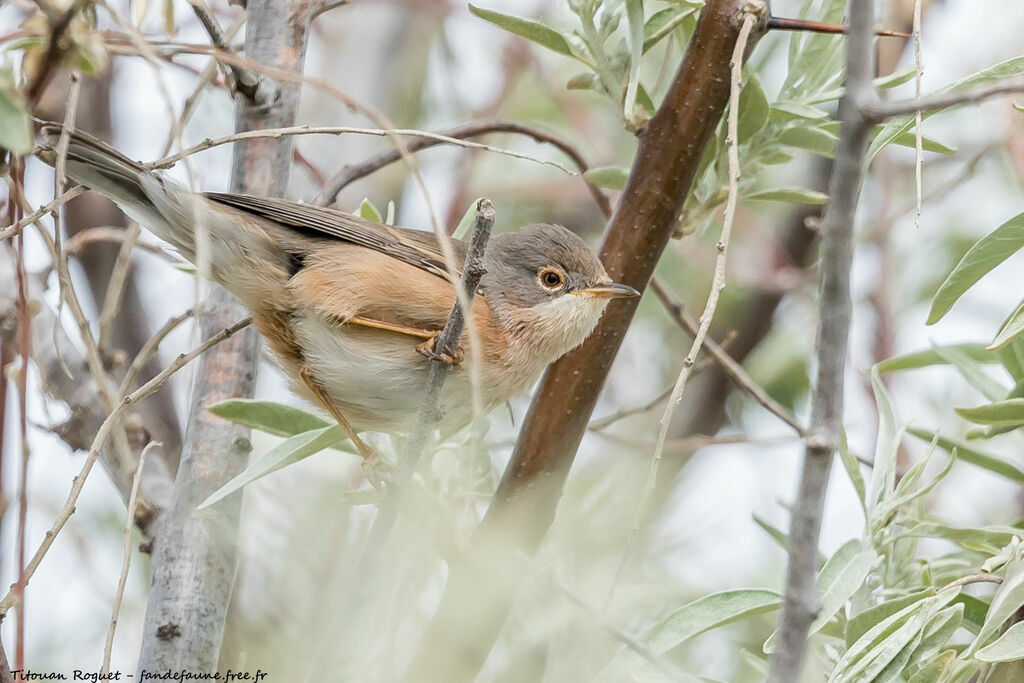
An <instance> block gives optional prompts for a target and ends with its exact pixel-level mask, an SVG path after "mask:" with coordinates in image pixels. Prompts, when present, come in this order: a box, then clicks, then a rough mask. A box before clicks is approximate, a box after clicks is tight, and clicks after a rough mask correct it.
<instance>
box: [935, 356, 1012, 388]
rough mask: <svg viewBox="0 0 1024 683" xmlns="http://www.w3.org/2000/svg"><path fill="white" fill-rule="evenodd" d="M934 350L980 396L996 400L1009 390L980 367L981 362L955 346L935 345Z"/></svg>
mask: <svg viewBox="0 0 1024 683" xmlns="http://www.w3.org/2000/svg"><path fill="white" fill-rule="evenodd" d="M935 352H936V353H937V354H939V356H941V357H942V359H943V360H945V361H947V362H949V363H950V364H951V365H954V366H956V369H957V370H959V371H960V374H961V375H963V378H964V379H965V380H967V383H968V384H970V385H971V386H972V387H974V388H975V389H977V390H978V391H980V392H981V394H982V396H984V397H985V398H987V399H988V400H990V401H998V400H999V399H1001V398H1005V397H1006V393H1007V392H1008V391H1009V389H1007V388H1006V387H1005V386H1004V385H1002V384H1000V383H999V382H998V381H996V380H995V379H993V378H992V377H989V376H988V375H987V374H986V373H985V371H984V370H982V368H981V364H980V363H977V362H975V361H974V359H972V358H971V357H970V356H968V355H967V354H966V353H963V352H962V351H960V350H959V349H957V348H951V347H948V346H947V347H936V349H935Z"/></svg>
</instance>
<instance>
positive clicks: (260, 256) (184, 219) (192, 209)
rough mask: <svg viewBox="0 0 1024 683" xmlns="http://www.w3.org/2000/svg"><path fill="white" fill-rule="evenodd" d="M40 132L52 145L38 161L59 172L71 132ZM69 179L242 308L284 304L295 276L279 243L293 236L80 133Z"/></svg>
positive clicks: (72, 141) (57, 128) (72, 140)
mask: <svg viewBox="0 0 1024 683" xmlns="http://www.w3.org/2000/svg"><path fill="white" fill-rule="evenodd" d="M40 130H41V132H42V134H43V136H44V137H45V139H46V142H47V145H46V146H44V147H43V148H42V149H41V150H40V151H39V152H38V156H39V157H40V158H41V159H43V161H45V162H47V163H49V164H51V165H55V164H56V160H57V148H58V145H59V142H60V136H61V131H62V130H63V127H62V126H61V125H59V124H43V125H41V126H40ZM65 172H66V174H67V176H68V177H69V178H70V179H72V180H74V181H77V182H79V183H81V184H83V185H85V186H86V187H89V188H91V189H93V190H95V191H96V192H99V193H100V194H102V195H104V196H106V197H107V198H109V199H111V200H112V201H113V202H114V203H116V204H117V205H118V206H120V207H121V209H122V210H123V211H124V212H125V213H126V214H127V215H128V216H130V217H131V218H133V219H134V220H136V221H138V222H139V223H140V224H141V225H143V226H144V227H146V228H149V229H150V230H152V231H153V232H154V233H155V234H156V235H157V236H158V237H160V238H161V239H163V240H165V241H166V242H168V243H170V244H171V245H172V246H174V247H175V248H176V249H177V250H178V252H179V253H181V255H182V256H184V257H185V258H186V259H188V260H189V261H191V262H192V263H194V264H195V265H196V266H197V267H198V269H199V272H200V273H201V274H202V275H204V276H205V277H207V278H208V279H211V280H213V281H214V282H218V283H220V284H221V285H223V286H225V287H226V288H227V289H229V290H230V291H231V292H232V293H234V294H235V295H236V296H238V297H240V298H241V299H242V301H244V302H246V303H248V304H251V305H259V306H263V307H265V306H267V305H270V304H272V303H273V302H278V303H280V301H279V300H281V297H282V296H284V294H283V292H284V286H285V283H286V282H287V280H288V277H289V274H288V263H289V260H288V259H289V257H288V253H287V251H286V249H283V248H282V244H281V240H280V239H275V236H277V238H280V237H281V235H280V234H278V233H282V234H283V233H285V232H286V231H284V230H275V229H274V226H273V225H272V224H270V223H268V222H266V221H263V220H261V219H259V218H257V217H254V216H252V215H249V214H246V213H245V212H243V211H239V210H237V209H233V208H231V207H227V206H223V205H221V204H217V203H214V202H211V201H210V200H209V199H208V198H206V197H204V196H203V195H201V194H197V193H195V192H192V191H191V190H189V189H188V188H187V187H185V186H184V185H181V184H180V183H178V182H175V181H174V180H172V179H170V178H167V177H165V176H164V175H163V174H160V173H157V172H154V171H152V170H150V169H148V168H146V167H145V166H144V165H142V164H140V163H138V162H136V161H132V160H131V159H129V158H128V157H126V156H124V155H123V154H121V153H120V152H118V151H117V150H116V149H114V148H113V147H111V146H110V145H108V144H106V143H105V142H101V141H100V140H97V139H96V138H94V137H92V136H91V135H87V134H85V133H81V132H78V131H71V132H70V133H69V135H68V148H67V156H66V162H65ZM295 239H297V238H293V239H292V241H293V242H294V241H295ZM281 305H284V304H281Z"/></svg>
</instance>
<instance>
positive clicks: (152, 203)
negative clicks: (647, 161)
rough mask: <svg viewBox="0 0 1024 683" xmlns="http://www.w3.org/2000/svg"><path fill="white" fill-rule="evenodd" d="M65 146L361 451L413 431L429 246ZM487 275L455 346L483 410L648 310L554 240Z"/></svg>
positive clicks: (452, 401)
mask: <svg viewBox="0 0 1024 683" xmlns="http://www.w3.org/2000/svg"><path fill="white" fill-rule="evenodd" d="M41 130H42V133H43V135H44V136H45V138H46V139H47V143H48V144H47V145H45V146H44V147H43V148H42V149H40V151H39V156H40V157H41V158H42V159H43V160H44V161H47V162H48V163H51V164H53V163H54V162H55V160H56V151H55V150H56V147H57V141H58V139H59V137H60V135H61V130H62V128H61V126H60V125H57V124H45V125H43V126H42V127H41ZM69 140H70V142H69V146H68V150H67V158H66V173H67V176H68V177H69V178H71V179H73V180H75V181H77V182H79V183H81V184H82V185H85V186H87V187H89V188H91V189H93V190H95V191H96V192H99V193H100V194H102V195H104V196H106V197H108V198H110V199H111V200H113V201H114V202H115V203H117V204H118V205H119V206H120V207H121V208H122V210H123V211H124V212H125V213H126V214H127V215H128V216H130V217H131V218H133V219H134V220H136V221H138V222H139V223H140V224H141V225H143V226H145V227H147V228H149V229H150V230H152V231H153V232H154V233H155V234H156V235H157V236H158V237H160V238H161V239H163V240H165V241H166V242H168V243H170V244H171V245H173V246H174V247H175V248H176V249H177V250H178V252H180V253H181V255H182V256H183V257H184V258H186V259H187V260H189V261H191V262H192V263H194V264H195V265H196V266H197V267H198V268H199V270H200V272H201V273H203V274H205V275H207V276H208V277H209V278H210V279H212V280H213V281H214V282H217V283H219V284H220V285H222V286H224V287H225V288H226V289H227V290H228V291H230V292H231V293H232V294H234V295H235V296H236V297H238V299H240V300H241V301H242V303H243V304H244V305H245V306H246V307H247V308H248V309H249V310H250V311H251V312H252V318H253V323H254V324H255V326H256V328H257V329H258V330H259V331H260V333H261V334H262V335H263V336H264V337H265V338H266V340H267V343H268V345H269V346H270V348H271V349H272V351H273V352H274V354H275V356H276V357H277V359H278V361H279V363H280V365H281V367H282V368H283V370H284V372H285V373H286V374H287V376H288V377H289V378H290V380H291V381H292V383H293V387H294V390H295V391H296V392H297V393H298V394H300V395H302V396H304V397H305V398H307V399H313V400H314V402H316V403H320V404H322V405H323V407H324V408H325V409H327V411H328V412H329V413H330V414H331V415H332V416H334V417H335V419H337V420H338V421H339V422H340V423H342V426H343V427H345V429H346V431H347V432H348V433H349V436H351V437H353V441H354V442H356V445H357V446H365V445H363V444H361V442H360V441H359V439H358V438H356V433H358V432H361V431H374V432H387V433H391V434H402V433H407V432H408V431H409V430H410V429H411V428H412V426H413V424H414V422H415V419H416V415H417V412H418V410H419V406H420V402H421V397H422V392H423V390H424V387H425V382H426V377H427V372H428V369H429V365H430V361H429V360H428V358H427V357H425V356H429V355H431V354H430V353H429V350H430V349H431V348H432V346H431V344H432V341H433V338H434V337H435V336H436V335H437V333H438V332H439V331H440V330H441V328H442V327H443V326H444V324H445V321H446V320H447V318H448V314H449V312H450V310H451V306H452V302H453V301H454V298H455V287H454V285H453V281H455V279H457V278H458V274H457V273H456V274H454V275H453V274H450V273H449V271H448V268H447V266H446V265H445V259H444V256H443V254H442V252H441V247H440V244H439V242H438V238H437V236H436V235H435V234H433V233H428V232H423V231H419V230H410V229H406V228H400V227H394V226H390V225H383V224H380V223H374V222H372V221H368V220H364V219H362V218H359V217H357V216H353V215H350V214H347V213H343V212H341V211H335V210H332V209H327V208H322V207H318V206H311V205H307V204H302V203H298V202H292V201H286V200H283V199H272V198H266V197H256V196H251V195H244V194H223V193H215V192H211V193H203V194H197V193H194V192H192V191H190V190H189V189H187V188H186V187H184V186H182V185H180V184H179V183H177V182H175V181H173V180H171V179H169V178H166V177H164V176H163V175H162V174H160V173H157V172H154V171H152V170H149V169H147V168H145V167H144V166H143V165H142V164H140V163H137V162H135V161H131V160H130V159H128V158H127V157H125V156H124V155H123V154H121V153H120V152H118V151H117V150H115V149H113V148H112V147H110V146H109V145H107V144H106V143H103V142H101V141H99V140H97V139H95V138H93V137H91V136H89V135H86V134H84V133H81V132H71V133H70V135H69ZM452 247H453V249H454V252H455V261H456V263H455V265H456V266H457V267H458V268H460V269H461V267H462V265H463V262H464V260H465V255H466V249H467V245H466V244H465V243H464V242H462V241H459V240H455V239H453V240H452ZM484 267H485V269H486V273H485V274H484V275H483V277H482V278H481V280H480V287H479V291H478V295H477V296H476V297H475V299H474V301H473V304H472V316H471V318H470V324H472V325H473V326H474V328H475V332H476V334H475V335H470V334H467V333H464V334H463V338H462V341H461V343H462V346H463V347H464V349H465V350H464V353H465V355H466V356H467V357H469V358H470V360H472V357H473V356H474V355H475V354H479V359H478V360H479V363H480V365H479V367H480V386H479V391H480V397H481V400H482V404H483V407H484V409H486V410H490V409H493V408H494V407H496V406H498V405H501V404H502V403H504V402H506V401H507V400H508V399H510V398H511V397H513V396H516V395H517V394H520V393H523V392H525V391H526V390H527V389H529V387H530V386H531V385H532V384H533V383H534V382H535V381H536V379H537V378H538V377H539V376H540V373H541V372H542V371H543V370H544V368H545V367H546V366H547V365H548V364H549V363H551V362H552V361H554V360H555V359H557V358H558V357H560V356H562V355H563V354H565V353H566V352H568V351H570V350H571V349H573V348H575V347H576V346H579V345H580V344H582V343H583V341H584V340H585V339H586V338H587V337H588V336H589V335H590V333H591V332H592V331H593V329H594V327H595V325H596V324H597V322H598V319H599V318H600V317H601V315H602V313H603V312H604V310H605V307H606V306H607V305H608V303H609V301H610V300H612V299H615V298H620V297H635V296H638V295H639V293H638V292H637V291H636V290H635V289H633V288H632V287H628V286H626V285H622V284H618V283H615V282H612V281H611V279H610V278H609V277H608V274H607V273H606V272H605V269H604V267H603V266H602V265H601V262H600V261H598V259H597V257H596V256H595V255H594V253H593V252H592V251H591V250H590V249H589V248H588V247H587V246H586V244H584V242H583V240H581V239H580V238H579V237H578V236H577V235H576V234H574V233H572V232H570V231H569V230H567V229H565V228H563V227H561V226H558V225H547V224H541V225H531V226H527V227H526V228H524V229H523V230H521V231H519V232H510V233H504V234H499V235H496V236H495V237H494V238H493V239H492V240H491V241H490V244H489V246H488V248H487V252H486V256H485V259H484ZM474 337H475V338H476V339H479V344H480V347H481V348H479V349H476V348H473V344H472V341H471V340H472V339H473V338H474ZM449 360H453V359H449ZM469 374H470V373H467V372H464V371H463V372H454V373H452V375H451V376H450V377H449V380H448V382H447V383H446V384H445V387H444V390H443V394H442V403H443V405H444V407H445V411H446V412H445V414H444V417H443V419H442V423H441V428H442V430H443V431H445V432H450V431H453V430H455V429H457V428H458V427H460V426H463V425H465V424H467V423H468V422H469V421H470V420H471V419H472V418H473V414H472V400H471V393H470V389H471V387H470V384H469V383H470V378H469ZM360 450H362V448H360ZM364 455H366V453H364Z"/></svg>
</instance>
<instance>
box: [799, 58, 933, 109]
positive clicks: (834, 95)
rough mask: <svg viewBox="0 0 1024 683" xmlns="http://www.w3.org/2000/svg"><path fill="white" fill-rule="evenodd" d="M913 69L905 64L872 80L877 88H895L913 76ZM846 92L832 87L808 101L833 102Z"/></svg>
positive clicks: (814, 102)
mask: <svg viewBox="0 0 1024 683" xmlns="http://www.w3.org/2000/svg"><path fill="white" fill-rule="evenodd" d="M914 73H915V69H914V67H913V66H907V67H904V68H902V69H897V70H896V71H893V72H892V73H891V74H889V75H888V76H880V77H879V78H876V79H875V80H874V85H875V87H876V88H878V89H879V90H888V89H890V88H895V87H896V86H898V85H903V84H904V83H906V82H907V81H909V80H910V79H911V78H913V77H914ZM845 93H846V88H833V89H832V90H826V91H825V92H821V93H818V94H817V95H815V96H814V97H812V98H811V99H810V100H809V102H810V103H811V104H818V103H822V102H833V101H835V100H838V99H840V98H841V97H842V96H843V95H844V94H845Z"/></svg>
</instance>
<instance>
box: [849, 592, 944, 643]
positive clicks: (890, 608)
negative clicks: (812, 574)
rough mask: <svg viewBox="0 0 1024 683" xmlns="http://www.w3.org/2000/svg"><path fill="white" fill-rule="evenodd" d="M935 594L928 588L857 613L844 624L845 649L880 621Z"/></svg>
mask: <svg viewBox="0 0 1024 683" xmlns="http://www.w3.org/2000/svg"><path fill="white" fill-rule="evenodd" d="M936 592H937V591H936V589H935V588H932V587H928V588H925V589H924V590H920V591H917V592H916V593H911V594H910V595H904V596H902V597H899V598H891V599H889V600H886V601H885V602H883V603H880V604H878V605H875V606H874V607H869V608H868V609H866V610H864V611H863V612H858V613H857V614H856V615H854V616H852V617H851V618H850V620H849V621H847V622H846V633H845V636H844V637H845V639H846V645H847V647H849V646H850V645H853V644H854V643H855V642H857V641H858V640H860V639H861V637H862V636H863V635H864V634H865V633H867V632H868V630H869V629H870V628H871V627H873V626H875V625H876V624H880V623H881V622H882V621H884V620H886V619H888V618H889V617H891V616H892V615H894V614H896V613H897V612H899V611H900V610H902V609H905V608H906V607H908V606H910V605H913V604H914V603H915V602H920V601H921V600H924V599H926V598H930V597H932V596H934V595H935V594H936Z"/></svg>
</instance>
